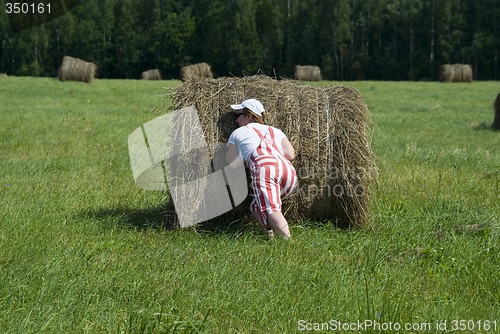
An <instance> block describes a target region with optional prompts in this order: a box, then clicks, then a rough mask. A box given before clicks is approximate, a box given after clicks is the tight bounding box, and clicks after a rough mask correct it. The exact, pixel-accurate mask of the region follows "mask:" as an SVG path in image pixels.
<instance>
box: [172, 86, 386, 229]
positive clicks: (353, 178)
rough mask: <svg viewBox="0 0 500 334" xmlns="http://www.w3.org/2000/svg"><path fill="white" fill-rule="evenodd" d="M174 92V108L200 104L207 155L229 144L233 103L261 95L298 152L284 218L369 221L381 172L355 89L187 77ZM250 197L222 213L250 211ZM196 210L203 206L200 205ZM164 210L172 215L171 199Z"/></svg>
mask: <svg viewBox="0 0 500 334" xmlns="http://www.w3.org/2000/svg"><path fill="white" fill-rule="evenodd" d="M170 94H172V98H173V106H172V108H174V109H175V110H181V109H182V108H187V107H190V106H194V107H195V108H196V110H197V113H198V117H199V119H200V123H201V127H202V129H203V133H204V136H205V140H206V142H207V144H208V148H207V149H208V150H209V151H210V152H209V156H210V157H211V156H212V155H214V152H212V148H213V147H216V145H217V143H226V142H227V139H228V137H229V135H230V134H231V132H232V131H233V130H234V129H235V128H236V125H235V123H234V120H235V117H234V113H233V112H231V111H230V108H229V105H230V104H234V103H239V102H241V101H242V100H244V99H247V98H257V99H259V100H260V101H261V102H262V103H263V105H264V107H265V109H266V123H267V124H269V125H273V126H276V127H278V128H280V129H282V130H283V131H284V132H285V134H287V136H288V138H289V139H290V141H291V143H292V144H293V145H294V147H295V151H296V158H295V159H294V161H293V165H294V166H295V168H296V171H297V175H298V178H299V186H298V187H297V189H296V190H295V191H294V192H293V193H292V194H291V195H290V196H289V197H287V198H286V199H285V200H284V202H283V212H284V214H285V216H286V217H287V219H288V220H289V221H298V220H312V221H335V222H336V224H337V225H339V226H344V227H345V226H358V227H359V226H363V225H366V224H367V222H368V220H369V207H368V204H369V184H370V181H371V180H373V178H374V177H375V176H376V173H377V171H376V166H375V163H374V154H373V152H372V149H371V145H370V141H369V123H370V119H369V110H368V108H367V106H366V104H365V103H364V101H363V99H362V97H361V95H360V94H359V93H358V92H357V91H356V90H355V89H353V88H350V87H347V86H330V87H312V86H310V85H305V84H302V83H298V82H297V81H294V80H280V81H278V80H274V79H271V78H269V77H266V76H252V77H244V78H219V79H199V80H190V81H187V82H184V83H183V84H182V85H181V86H180V87H178V88H177V89H175V90H174V91H173V92H171V93H170ZM183 140H189V138H183ZM181 155H182V154H179V156H181ZM179 159H180V162H176V163H177V167H178V166H181V165H182V166H187V167H188V168H185V169H184V170H185V171H186V172H187V173H188V170H189V169H190V168H198V170H197V171H196V172H199V168H202V169H204V170H205V171H207V173H208V170H209V168H208V166H210V161H209V160H206V159H205V160H203V159H198V160H197V161H196V164H197V166H201V167H195V166H193V161H192V159H191V160H189V159H187V160H186V161H184V162H183V161H181V160H182V159H181V158H179ZM202 160H203V161H202ZM248 200H249V199H248V198H247V201H246V202H243V203H242V204H241V205H239V206H238V207H236V208H235V209H233V210H232V211H231V212H229V213H227V214H226V215H224V216H222V217H221V218H222V219H225V220H227V221H232V220H234V219H242V217H247V218H248V217H250V214H249V210H248ZM193 210H199V208H197V204H193ZM167 211H169V212H170V214H171V215H170V217H175V213H173V205H172V203H171V202H170V203H169V204H168V208H167Z"/></svg>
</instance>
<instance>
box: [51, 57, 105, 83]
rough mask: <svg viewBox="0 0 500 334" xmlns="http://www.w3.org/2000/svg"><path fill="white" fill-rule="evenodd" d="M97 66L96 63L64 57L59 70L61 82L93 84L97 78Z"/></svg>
mask: <svg viewBox="0 0 500 334" xmlns="http://www.w3.org/2000/svg"><path fill="white" fill-rule="evenodd" d="M96 69H97V66H96V65H95V64H94V63H90V62H86V61H84V60H81V59H78V58H73V57H69V56H64V57H63V61H62V65H61V68H60V69H59V80H61V81H82V82H87V83H89V82H91V81H92V80H94V78H95V74H96Z"/></svg>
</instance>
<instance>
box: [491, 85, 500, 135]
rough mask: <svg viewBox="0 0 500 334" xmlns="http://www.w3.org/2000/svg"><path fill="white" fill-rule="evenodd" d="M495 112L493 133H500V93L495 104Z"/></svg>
mask: <svg viewBox="0 0 500 334" xmlns="http://www.w3.org/2000/svg"><path fill="white" fill-rule="evenodd" d="M493 110H494V111H495V118H494V119H493V124H492V125H491V128H492V129H493V131H500V93H498V95H497V98H496V99H495V102H494V103H493Z"/></svg>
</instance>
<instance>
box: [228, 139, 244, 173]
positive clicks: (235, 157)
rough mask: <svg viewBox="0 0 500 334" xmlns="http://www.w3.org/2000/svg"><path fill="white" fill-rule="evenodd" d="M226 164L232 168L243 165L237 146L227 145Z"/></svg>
mask: <svg viewBox="0 0 500 334" xmlns="http://www.w3.org/2000/svg"><path fill="white" fill-rule="evenodd" d="M226 162H227V164H228V165H229V166H231V168H237V167H239V166H240V165H241V164H242V163H243V161H242V160H241V158H240V155H239V153H238V149H237V148H236V145H235V144H228V145H227V153H226Z"/></svg>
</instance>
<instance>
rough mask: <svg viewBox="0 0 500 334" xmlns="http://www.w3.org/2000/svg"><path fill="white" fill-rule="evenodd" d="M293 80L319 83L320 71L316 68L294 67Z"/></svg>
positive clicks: (307, 66) (308, 66)
mask: <svg viewBox="0 0 500 334" xmlns="http://www.w3.org/2000/svg"><path fill="white" fill-rule="evenodd" d="M295 79H297V80H302V81H321V69H320V68H319V67H318V66H310V65H306V66H301V65H297V66H295Z"/></svg>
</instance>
